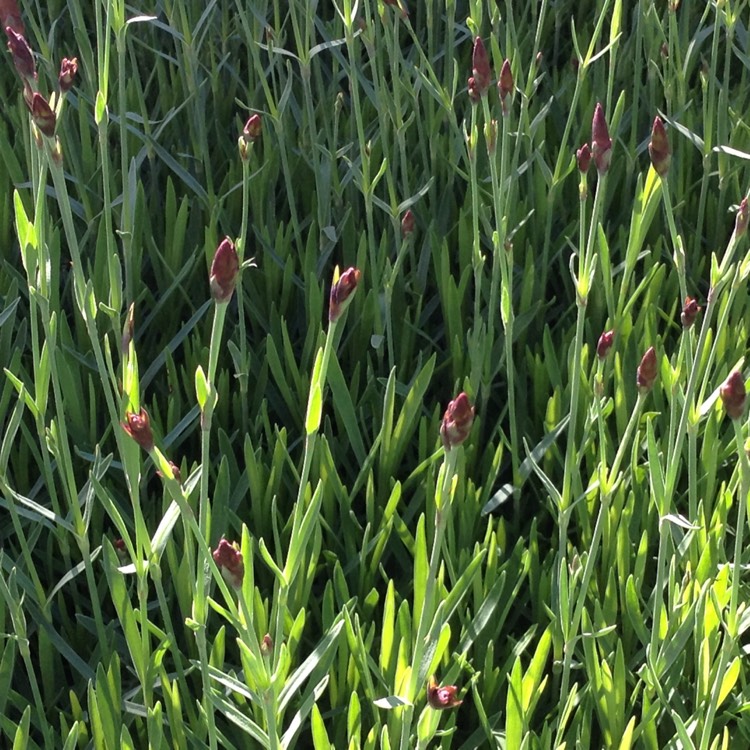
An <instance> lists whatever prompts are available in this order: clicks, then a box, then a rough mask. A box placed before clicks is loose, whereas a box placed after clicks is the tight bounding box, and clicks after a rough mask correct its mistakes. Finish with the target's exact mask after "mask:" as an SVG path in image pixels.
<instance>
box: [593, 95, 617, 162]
mask: <svg viewBox="0 0 750 750" xmlns="http://www.w3.org/2000/svg"><path fill="white" fill-rule="evenodd" d="M591 155H592V156H593V157H594V163H595V164H596V170H597V172H599V175H600V176H601V175H605V174H606V173H607V170H608V169H609V163H610V161H611V159H612V139H611V138H610V137H609V129H608V128H607V120H606V119H605V117H604V110H603V109H602V105H601V104H598V103H597V105H596V109H595V110H594V119H593V121H592V123H591Z"/></svg>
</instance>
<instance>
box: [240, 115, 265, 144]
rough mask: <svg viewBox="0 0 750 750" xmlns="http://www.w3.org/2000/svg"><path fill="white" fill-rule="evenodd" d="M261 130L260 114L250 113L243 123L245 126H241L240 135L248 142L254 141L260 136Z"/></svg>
mask: <svg viewBox="0 0 750 750" xmlns="http://www.w3.org/2000/svg"><path fill="white" fill-rule="evenodd" d="M262 130H263V121H262V120H261V118H260V115H258V114H255V115H252V116H251V117H250V118H249V119H248V121H247V122H246V123H245V127H244V128H242V137H243V138H244V139H245V140H246V141H249V142H250V143H255V141H257V140H258V138H260V134H261V132H262Z"/></svg>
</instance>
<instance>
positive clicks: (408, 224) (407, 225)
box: [401, 208, 416, 239]
mask: <svg viewBox="0 0 750 750" xmlns="http://www.w3.org/2000/svg"><path fill="white" fill-rule="evenodd" d="M415 223H416V222H415V219H414V214H413V213H412V210H411V209H410V208H407V209H406V212H405V213H404V215H403V216H402V217H401V236H402V237H403V238H404V239H406V238H407V237H409V236H411V234H412V233H413V232H414V224H415Z"/></svg>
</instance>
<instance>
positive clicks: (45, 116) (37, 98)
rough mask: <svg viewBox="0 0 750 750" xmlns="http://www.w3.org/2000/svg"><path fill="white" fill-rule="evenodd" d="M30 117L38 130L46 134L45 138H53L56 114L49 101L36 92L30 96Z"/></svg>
mask: <svg viewBox="0 0 750 750" xmlns="http://www.w3.org/2000/svg"><path fill="white" fill-rule="evenodd" d="M29 109H30V110H31V119H32V120H33V121H34V125H36V126H37V128H38V129H39V132H40V133H42V134H44V135H46V136H47V138H53V137H54V135H55V125H56V124H57V116H56V115H55V113H54V111H53V109H52V107H50V106H49V102H48V101H47V100H46V99H45V98H44V97H43V96H42V95H41V94H40V93H38V92H36V91H35V92H34V94H33V96H32V98H31V107H30V108H29Z"/></svg>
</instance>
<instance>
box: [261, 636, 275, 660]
mask: <svg viewBox="0 0 750 750" xmlns="http://www.w3.org/2000/svg"><path fill="white" fill-rule="evenodd" d="M260 651H261V653H262V654H263V656H270V655H271V652H272V651H273V638H271V634H270V633H266V634H265V635H264V636H263V640H262V641H261V642H260Z"/></svg>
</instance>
